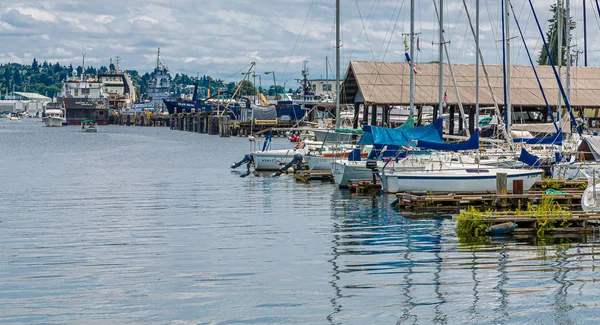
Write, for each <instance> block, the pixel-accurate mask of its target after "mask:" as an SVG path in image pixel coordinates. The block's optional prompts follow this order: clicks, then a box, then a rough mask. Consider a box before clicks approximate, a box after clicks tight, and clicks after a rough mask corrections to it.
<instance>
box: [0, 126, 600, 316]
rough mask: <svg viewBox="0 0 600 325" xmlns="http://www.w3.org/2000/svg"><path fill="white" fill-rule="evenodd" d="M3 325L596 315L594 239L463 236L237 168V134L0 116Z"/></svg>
mask: <svg viewBox="0 0 600 325" xmlns="http://www.w3.org/2000/svg"><path fill="white" fill-rule="evenodd" d="M0 148H1V156H0V171H1V172H0V197H1V198H2V203H1V204H0V323H5V324H31V323H43V324H132V323H135V324H327V323H330V324H561V325H564V324H595V323H598V322H600V311H599V310H600V309H599V307H600V306H599V305H600V299H598V298H599V297H600V294H599V293H598V292H600V282H598V281H597V279H598V278H599V274H600V273H598V271H600V269H599V268H597V266H596V265H597V264H598V262H597V261H598V260H599V258H598V257H597V256H596V253H597V252H600V249H599V245H598V243H597V242H598V239H597V238H596V237H593V236H589V237H585V238H580V239H578V240H577V241H576V242H573V243H570V244H560V245H556V244H545V245H542V244H540V243H539V242H536V241H521V240H515V239H514V238H504V239H499V240H493V241H490V242H489V243H487V244H485V245H478V246H468V245H463V244H459V243H458V240H457V238H456V235H455V234H454V223H453V221H451V220H441V219H416V218H407V217H404V216H402V215H400V214H398V212H396V211H394V210H392V209H390V208H389V204H390V203H391V201H392V200H393V197H388V196H364V195H362V196H356V195H352V194H349V193H348V192H346V191H341V190H339V189H337V188H336V187H335V186H333V185H330V184H323V183H320V182H313V183H310V184H300V183H296V182H295V181H294V180H293V179H292V178H291V177H289V176H282V177H280V178H270V177H255V176H252V175H251V176H249V177H246V178H241V177H239V175H240V172H241V171H240V172H236V171H231V170H230V169H229V165H230V164H231V163H232V162H234V161H237V160H239V159H240V158H242V156H243V155H244V153H246V151H247V150H248V141H247V140H246V139H243V138H226V139H224V138H218V137H215V136H207V135H200V134H193V133H186V132H179V131H170V130H168V129H167V128H135V127H130V128H128V127H117V126H101V127H99V132H98V133H97V134H87V133H81V132H79V128H78V127H63V128H45V127H43V126H42V123H41V121H40V120H39V119H31V120H23V121H21V122H9V121H8V120H7V119H0Z"/></svg>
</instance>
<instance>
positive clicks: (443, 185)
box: [381, 164, 543, 193]
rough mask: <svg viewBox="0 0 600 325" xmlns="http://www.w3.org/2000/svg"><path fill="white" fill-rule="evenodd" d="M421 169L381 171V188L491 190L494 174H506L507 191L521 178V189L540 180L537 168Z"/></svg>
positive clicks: (494, 179) (450, 190) (418, 190)
mask: <svg viewBox="0 0 600 325" xmlns="http://www.w3.org/2000/svg"><path fill="white" fill-rule="evenodd" d="M431 168H432V169H428V170H423V171H403V170H391V171H390V170H387V169H386V170H385V171H384V172H383V173H382V175H381V177H382V186H383V190H384V191H385V192H388V193H396V192H403V191H407V192H490V193H491V192H495V191H496V176H497V174H498V173H506V175H507V179H508V184H507V190H508V192H512V189H513V182H514V181H515V180H522V181H523V190H524V191H527V190H529V189H530V188H531V187H532V186H533V184H535V182H536V181H538V180H541V179H542V173H543V171H542V170H541V169H509V168H483V167H481V166H478V165H470V166H469V165H464V166H463V167H462V168H458V166H457V167H456V168H455V167H448V166H447V165H442V166H439V167H435V166H434V165H433V164H432V166H431Z"/></svg>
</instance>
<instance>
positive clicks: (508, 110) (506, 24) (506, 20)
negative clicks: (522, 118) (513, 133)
mask: <svg viewBox="0 0 600 325" xmlns="http://www.w3.org/2000/svg"><path fill="white" fill-rule="evenodd" d="M508 6H509V4H508V0H504V33H505V34H506V102H505V103H504V110H505V113H504V114H505V115H506V127H507V129H508V128H510V126H511V125H512V112H511V111H512V107H511V103H510V23H509V21H510V17H509V16H510V14H509V10H508ZM507 133H508V132H507Z"/></svg>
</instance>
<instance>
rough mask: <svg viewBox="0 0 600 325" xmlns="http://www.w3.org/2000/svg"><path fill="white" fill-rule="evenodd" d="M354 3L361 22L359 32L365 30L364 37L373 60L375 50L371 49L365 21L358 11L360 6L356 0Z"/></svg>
mask: <svg viewBox="0 0 600 325" xmlns="http://www.w3.org/2000/svg"><path fill="white" fill-rule="evenodd" d="M354 3H355V4H356V11H358V17H359V18H360V22H361V24H362V30H361V33H362V31H364V32H365V38H366V39H367V44H369V49H370V50H371V56H372V57H373V60H375V51H373V45H372V44H371V40H369V34H368V33H367V26H366V24H365V21H364V20H363V18H362V13H361V12H360V7H359V6H358V0H354ZM374 5H375V2H373V5H372V6H371V8H373V6H374ZM367 19H368V18H367Z"/></svg>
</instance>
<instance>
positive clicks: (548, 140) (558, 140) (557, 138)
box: [513, 129, 563, 146]
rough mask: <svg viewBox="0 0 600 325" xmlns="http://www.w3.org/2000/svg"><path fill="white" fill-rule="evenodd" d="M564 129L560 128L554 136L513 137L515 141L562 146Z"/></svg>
mask: <svg viewBox="0 0 600 325" xmlns="http://www.w3.org/2000/svg"><path fill="white" fill-rule="evenodd" d="M562 138H563V137H562V129H559V130H558V132H556V133H555V134H554V135H553V136H549V137H545V138H529V139H527V138H516V139H513V141H514V142H515V143H519V142H523V143H526V144H553V145H557V146H560V145H561V144H562Z"/></svg>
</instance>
